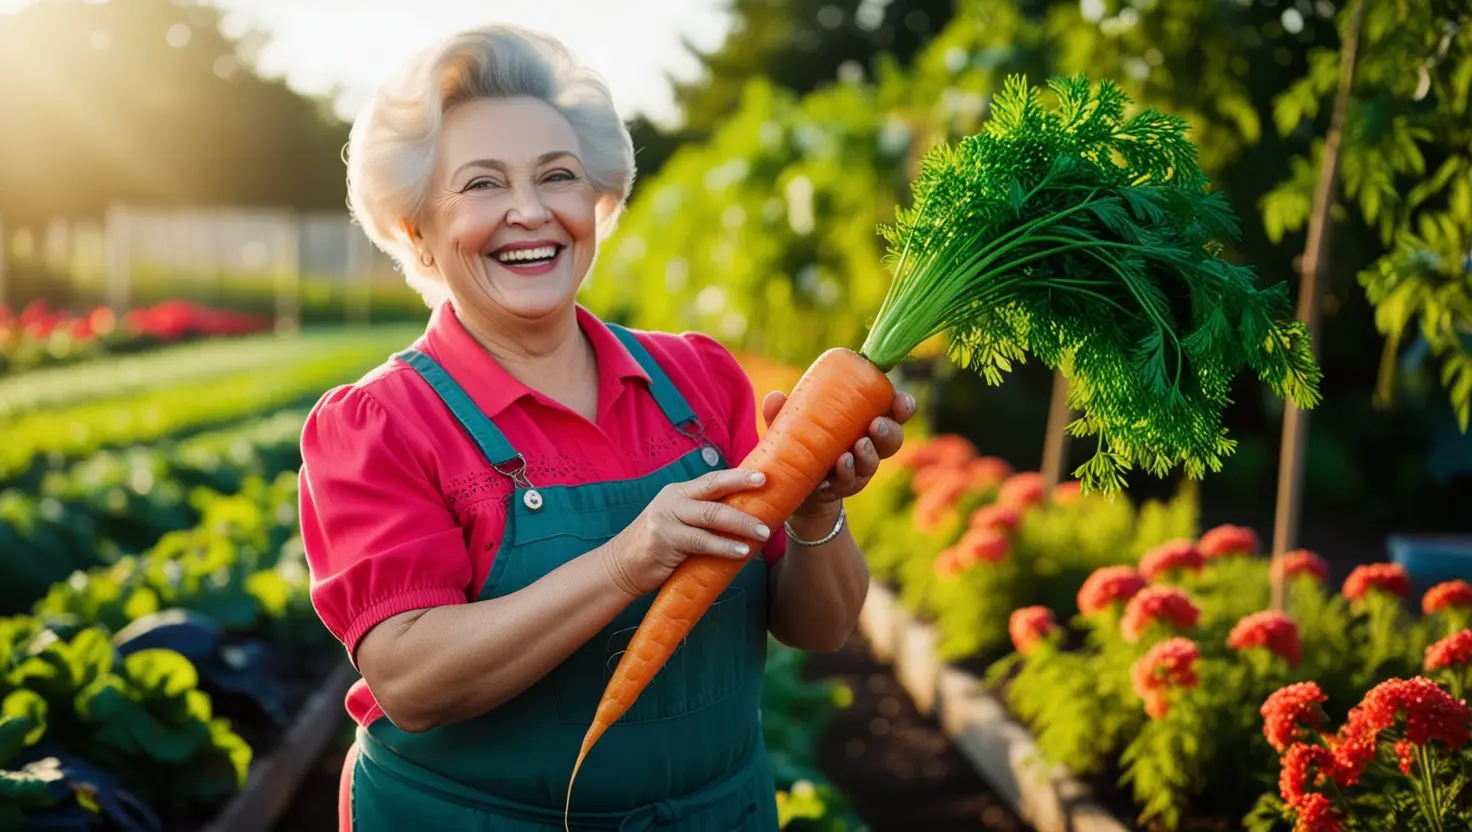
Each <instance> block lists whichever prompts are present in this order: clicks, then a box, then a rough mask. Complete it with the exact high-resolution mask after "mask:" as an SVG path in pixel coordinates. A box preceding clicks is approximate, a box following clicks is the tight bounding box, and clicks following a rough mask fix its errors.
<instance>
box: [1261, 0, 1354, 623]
mask: <svg viewBox="0 0 1472 832" xmlns="http://www.w3.org/2000/svg"><path fill="white" fill-rule="evenodd" d="M1363 17H1364V0H1355V3H1354V6H1352V7H1351V9H1350V14H1349V26H1348V28H1347V29H1346V31H1345V36H1344V48H1343V51H1341V52H1340V60H1339V90H1338V92H1337V93H1336V94H1335V98H1334V112H1333V115H1331V116H1330V120H1329V132H1328V134H1327V135H1325V137H1324V152H1323V156H1322V157H1321V158H1320V160H1319V178H1318V181H1317V182H1316V183H1315V184H1314V204H1313V211H1312V213H1310V214H1309V222H1308V240H1307V241H1306V243H1305V244H1304V250H1303V263H1302V273H1303V282H1302V283H1301V284H1300V285H1299V288H1298V317H1299V318H1300V319H1301V320H1302V321H1303V322H1304V323H1305V324H1307V325H1308V331H1309V335H1310V337H1311V338H1312V339H1313V345H1314V351H1315V352H1318V337H1319V312H1320V309H1321V307H1322V306H1323V297H1324V287H1325V284H1326V283H1328V279H1329V239H1330V236H1331V232H1332V230H1333V225H1332V223H1331V221H1330V212H1331V210H1332V209H1333V207H1334V196H1335V193H1336V192H1337V191H1338V188H1339V147H1340V144H1341V143H1342V141H1343V138H1344V118H1345V111H1347V110H1348V109H1349V91H1350V87H1351V86H1352V85H1353V83H1354V69H1355V56H1356V53H1357V52H1358V51H1359V41H1360V22H1361V20H1362V19H1363ZM1307 442H1308V414H1307V413H1304V412H1302V411H1301V410H1300V409H1299V408H1298V407H1297V405H1295V404H1294V403H1293V402H1292V401H1285V402H1284V408H1283V442H1282V452H1281V454H1280V455H1279V458H1278V507H1277V513H1276V515H1275V517H1274V520H1273V554H1272V559H1273V566H1274V567H1275V568H1274V569H1273V576H1274V577H1273V578H1272V596H1273V609H1275V610H1279V611H1282V610H1283V608H1284V606H1285V599H1284V597H1283V596H1284V592H1283V581H1282V580H1281V578H1280V577H1279V575H1278V569H1277V568H1276V567H1277V565H1278V562H1279V560H1280V559H1281V558H1282V556H1283V553H1284V552H1287V551H1288V550H1290V549H1292V548H1294V547H1295V546H1296V545H1297V541H1298V521H1299V514H1300V513H1301V512H1302V497H1303V464H1304V454H1305V450H1306V448H1305V446H1306V444H1307Z"/></svg>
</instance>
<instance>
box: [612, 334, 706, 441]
mask: <svg viewBox="0 0 1472 832" xmlns="http://www.w3.org/2000/svg"><path fill="white" fill-rule="evenodd" d="M608 328H609V329H610V330H612V331H613V334H614V335H615V336H617V338H618V340H619V341H621V342H623V345H624V347H626V348H627V349H628V351H629V352H630V353H631V354H632V355H633V356H634V360H635V361H638V362H639V366H640V367H643V368H644V372H646V373H648V374H649V392H651V393H653V394H654V402H655V404H657V405H659V409H660V410H662V411H664V415H665V418H666V419H669V420H670V424H672V425H674V426H675V427H676V428H680V432H681V433H684V434H686V435H687V436H692V437H693V436H699V435H700V434H702V433H704V428H703V427H702V426H701V424H700V420H699V419H697V418H696V417H695V411H693V410H691V409H690V405H689V403H687V402H686V401H685V397H684V396H682V395H680V391H679V390H677V389H675V385H674V383H673V382H671V381H670V377H669V376H667V375H665V372H664V370H663V369H661V368H660V366H659V362H657V361H655V360H654V356H652V355H650V354H649V350H646V349H645V348H644V345H643V344H641V343H639V340H638V339H637V338H635V337H634V334H633V333H632V332H629V331H628V330H627V329H625V328H623V327H622V326H619V325H618V324H615V323H609V324H608ZM691 423H693V424H694V431H693V432H691V431H687V430H685V426H686V425H688V424H691Z"/></svg>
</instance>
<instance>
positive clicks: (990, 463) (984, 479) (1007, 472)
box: [966, 456, 1012, 488]
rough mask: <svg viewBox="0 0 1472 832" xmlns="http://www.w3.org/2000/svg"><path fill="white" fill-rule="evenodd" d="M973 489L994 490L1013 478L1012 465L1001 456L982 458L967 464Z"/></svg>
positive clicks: (967, 474)
mask: <svg viewBox="0 0 1472 832" xmlns="http://www.w3.org/2000/svg"><path fill="white" fill-rule="evenodd" d="M966 476H967V478H968V479H970V481H971V487H972V488H993V487H995V486H998V485H1000V484H1001V483H1002V482H1003V481H1004V480H1006V479H1007V478H1008V477H1010V476H1012V465H1011V463H1009V462H1007V460H1005V459H1002V458H1001V457H999V456H980V457H977V458H975V459H973V460H971V461H969V462H967V463H966Z"/></svg>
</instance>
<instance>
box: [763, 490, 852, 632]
mask: <svg viewBox="0 0 1472 832" xmlns="http://www.w3.org/2000/svg"><path fill="white" fill-rule="evenodd" d="M837 519H838V518H837V515H836V514H835V515H834V516H833V517H832V518H814V519H798V518H794V519H793V520H792V521H791V522H792V525H793V531H794V533H796V534H797V535H798V536H799V537H802V538H803V539H805V540H815V539H820V538H822V537H823V536H824V535H826V534H827V533H828V532H829V530H831V529H832V528H833V523H834V522H835V521H836V520H837ZM771 585H772V589H771V599H772V606H771V611H770V613H769V615H768V629H769V630H771V633H772V635H773V636H775V637H776V638H777V640H778V641H780V642H782V643H783V644H786V645H788V646H790V647H795V648H797V649H799V650H824V651H826V650H837V649H838V648H840V647H842V646H843V643H844V642H845V641H847V640H848V637H849V636H850V635H852V633H853V631H854V628H855V627H856V626H858V621H859V611H860V610H861V609H862V608H863V606H864V599H865V598H866V597H867V596H868V594H869V565H868V564H867V563H866V562H865V561H864V555H863V553H862V552H860V551H859V546H858V543H856V542H855V541H854V538H853V535H851V534H850V533H849V530H848V527H847V525H845V526H844V528H843V530H842V531H840V532H839V533H838V536H837V537H835V538H833V540H831V541H829V542H827V543H824V544H822V545H821V546H800V545H798V544H796V543H793V542H791V541H788V544H787V553H786V554H785V555H783V556H782V557H781V559H779V560H778V561H777V564H776V567H775V568H774V570H773V573H772V579H771Z"/></svg>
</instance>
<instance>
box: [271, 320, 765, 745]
mask: <svg viewBox="0 0 1472 832" xmlns="http://www.w3.org/2000/svg"><path fill="white" fill-rule="evenodd" d="M577 319H578V324H579V326H580V327H581V328H582V330H583V332H585V333H586V334H587V335H588V338H589V340H591V342H592V344H593V348H594V350H595V352H596V354H597V362H598V414H597V418H596V419H595V420H594V421H592V422H589V421H588V420H586V419H585V418H583V417H582V416H580V415H578V414H577V413H574V412H573V411H571V410H569V409H568V408H566V407H564V406H563V405H561V404H558V403H557V402H555V401H553V400H551V399H549V398H547V397H546V396H543V395H542V394H540V393H538V392H536V391H534V390H532V389H531V388H529V387H527V386H526V385H524V384H522V383H521V382H519V381H517V380H516V379H515V378H513V377H512V376H511V375H510V374H509V373H507V372H506V371H505V370H504V369H502V368H501V366H500V365H499V364H498V363H497V362H496V361H495V360H494V359H492V358H491V357H490V355H489V354H487V353H486V352H485V351H484V350H483V349H482V348H481V347H480V346H479V344H477V343H476V342H475V340H474V339H473V338H471V336H470V335H469V333H468V332H466V330H465V328H464V327H463V326H462V325H461V324H460V321H459V319H458V318H457V317H456V316H455V314H454V311H453V309H452V308H451V307H450V306H449V304H444V305H442V306H440V307H439V308H437V309H436V310H435V311H434V313H433V314H432V315H431V317H430V321H429V325H428V327H426V330H425V333H424V335H423V336H421V337H420V338H419V339H417V340H416V341H415V343H414V347H415V348H417V349H419V350H421V351H422V352H424V353H426V354H428V355H429V356H430V357H432V358H433V359H435V361H437V362H438V363H439V364H440V365H441V366H442V367H444V369H445V371H446V372H448V373H449V374H450V376H451V377H452V378H454V379H455V381H456V382H457V383H459V384H460V386H461V387H463V388H464V389H465V392H466V393H467V394H468V395H469V396H470V397H471V399H472V400H474V402H475V403H476V405H478V406H479V407H480V409H481V410H482V411H483V412H484V413H485V414H486V415H487V416H488V417H489V418H490V419H491V420H492V421H493V422H494V423H495V424H496V427H497V428H498V429H500V431H501V432H502V433H503V434H505V435H506V438H507V440H508V441H509V442H510V443H511V445H512V446H513V447H514V448H515V449H516V450H517V451H520V452H521V454H522V455H523V456H525V457H526V461H527V476H528V477H530V479H531V481H532V482H533V483H535V484H536V485H574V484H579V483H588V482H600V481H605V480H613V479H627V478H633V477H640V476H643V475H645V474H649V473H651V472H653V471H654V470H655V469H657V468H660V467H661V466H664V465H666V464H668V463H670V462H672V461H674V460H675V459H676V458H677V457H679V456H680V455H681V454H684V453H686V452H687V451H689V450H690V449H691V448H692V447H693V445H692V444H691V442H690V440H689V439H687V438H686V437H684V436H682V435H681V434H680V433H679V432H678V431H677V430H675V428H674V426H673V425H671V424H670V422H669V419H668V418H666V417H665V415H664V413H663V411H661V410H660V409H659V406H658V405H656V404H655V402H654V397H653V396H652V395H650V394H649V390H648V383H649V377H648V375H647V374H646V373H645V372H644V370H643V368H641V367H640V366H639V364H638V362H637V361H635V360H634V357H633V356H632V355H630V354H629V352H628V350H626V349H625V348H624V347H623V345H622V344H621V343H619V341H618V339H617V337H616V336H614V334H613V332H612V331H610V330H609V329H608V328H607V326H605V325H604V324H603V322H602V321H600V320H598V318H597V317H596V316H594V315H593V314H592V313H591V312H589V311H588V310H586V309H584V308H583V307H582V306H579V307H578V308H577ZM634 335H635V337H636V338H638V340H639V341H640V343H642V344H643V345H644V346H645V348H646V349H647V350H649V352H650V354H652V355H653V356H654V359H655V360H656V361H657V362H658V363H659V365H660V367H662V368H663V369H664V371H665V374H666V375H668V376H669V377H670V381H671V382H672V383H673V384H674V385H675V387H676V388H678V389H679V391H680V393H681V394H682V395H683V396H684V397H685V399H686V401H687V402H688V403H689V405H690V407H691V409H692V410H694V411H695V414H696V416H698V417H699V418H700V421H701V422H702V424H703V425H704V426H705V432H706V435H707V437H709V439H710V441H711V442H712V443H713V444H714V445H715V446H716V447H717V448H719V449H720V451H721V452H722V453H723V454H724V455H725V457H726V460H727V462H728V464H730V465H732V466H736V465H739V464H740V463H741V460H743V459H744V458H745V457H746V455H747V453H748V452H750V451H751V449H752V448H753V447H755V446H756V443H757V419H758V418H759V417H758V415H757V410H756V397H755V394H754V391H753V389H752V386H751V382H750V381H749V380H748V379H747V377H746V374H745V372H744V371H743V370H742V369H741V366H740V365H739V364H738V363H737V362H736V360H735V358H734V357H733V356H732V355H731V354H730V352H728V351H727V350H726V349H725V348H724V347H723V346H721V345H720V343H718V342H717V341H715V340H714V339H712V338H709V337H707V336H705V335H701V334H698V333H683V334H679V335H675V334H669V333H657V332H642V331H635V332H634ZM301 446H302V460H303V464H302V468H301V473H300V478H301V527H302V539H303V543H304V545H305V549H306V556H307V562H308V564H309V566H310V568H311V574H312V589H311V594H312V604H313V606H314V607H315V608H316V610H317V614H318V615H319V616H321V618H322V621H323V623H324V624H325V625H326V626H327V628H328V630H330V631H331V632H332V634H333V635H334V636H336V637H337V638H338V639H339V640H340V641H342V643H343V645H344V646H345V647H346V648H347V650H348V654H349V655H350V656H354V657H355V656H356V651H357V647H358V643H359V642H360V641H361V639H362V638H363V635H364V634H365V633H367V632H368V630H369V629H371V628H372V627H373V626H375V625H376V624H378V623H380V622H382V621H383V620H385V619H387V618H390V617H392V616H395V615H398V614H400V613H403V612H408V611H410V610H416V609H424V608H426V607H432V606H438V605H442V604H464V603H468V602H470V601H473V600H475V598H476V596H477V594H478V593H479V592H480V588H481V585H482V584H484V583H485V580H486V576H487V575H488V574H489V573H490V570H491V563H492V562H493V561H494V560H495V557H496V552H497V549H498V547H499V545H500V542H501V535H502V533H503V531H504V529H505V522H506V508H507V502H508V499H507V498H508V497H509V496H510V495H511V492H512V490H513V485H512V483H511V481H510V480H509V479H508V478H506V477H504V476H502V475H501V474H499V473H497V472H496V471H493V470H492V469H491V467H490V463H489V462H488V461H487V460H486V459H485V457H484V456H483V455H482V454H481V452H480V450H479V448H478V447H477V446H476V445H475V443H474V442H473V441H472V440H471V439H470V437H469V436H468V435H466V433H465V431H464V429H463V428H462V427H461V426H460V423H459V422H458V421H456V420H455V418H454V416H453V415H451V413H450V411H449V409H448V408H446V407H445V405H444V404H443V403H442V402H441V401H440V399H439V397H438V396H437V395H436V394H435V393H434V391H433V390H432V389H431V388H430V387H429V385H428V384H427V383H426V382H425V381H424V380H423V379H422V378H421V377H420V376H419V374H418V373H416V372H415V371H414V370H413V369H411V368H410V367H409V366H408V365H406V364H404V363H403V362H400V361H397V360H395V359H390V360H388V361H387V362H385V363H384V364H382V365H380V366H379V367H377V368H375V369H374V370H372V371H370V372H369V373H367V374H366V375H365V376H364V377H363V378H361V379H359V380H358V381H357V382H356V383H353V384H347V385H343V386H340V387H336V388H334V389H332V390H330V391H328V392H327V393H326V394H325V395H324V396H323V397H322V399H321V400H320V401H319V402H318V403H317V405H316V407H315V408H313V410H312V413H311V415H310V416H309V417H308V419H307V422H306V425H305V427H304V429H303V431H302V443H301ZM784 542H785V538H784V537H783V535H780V534H777V535H773V536H772V538H771V540H770V542H769V543H768V544H767V545H766V547H765V548H764V555H765V557H766V558H767V560H768V562H772V561H775V560H776V559H777V558H778V557H780V556H781V554H782V552H783V550H784V548H785V547H784V545H783V544H784ZM348 711H349V713H350V714H351V715H352V716H353V718H354V719H356V720H357V721H358V722H359V724H363V725H366V724H368V723H369V722H372V721H373V720H374V719H376V718H377V717H378V716H380V715H381V714H382V711H381V710H379V708H378V706H377V703H376V702H375V700H374V699H373V696H372V694H371V693H370V692H369V691H368V688H367V685H366V684H365V683H364V682H363V681H362V680H359V681H358V683H357V684H356V685H354V687H353V689H352V691H351V692H350V693H349V694H348Z"/></svg>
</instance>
